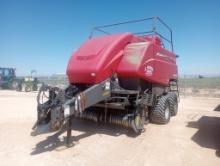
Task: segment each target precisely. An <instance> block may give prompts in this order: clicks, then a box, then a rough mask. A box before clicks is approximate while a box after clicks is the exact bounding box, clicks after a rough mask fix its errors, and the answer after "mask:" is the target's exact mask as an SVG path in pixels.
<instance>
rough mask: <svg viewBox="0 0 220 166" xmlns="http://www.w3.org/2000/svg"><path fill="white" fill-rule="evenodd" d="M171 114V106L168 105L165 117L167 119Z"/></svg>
mask: <svg viewBox="0 0 220 166" xmlns="http://www.w3.org/2000/svg"><path fill="white" fill-rule="evenodd" d="M169 115H170V110H169V108H168V107H167V108H166V109H165V118H166V119H169Z"/></svg>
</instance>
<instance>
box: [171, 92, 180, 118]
mask: <svg viewBox="0 0 220 166" xmlns="http://www.w3.org/2000/svg"><path fill="white" fill-rule="evenodd" d="M169 104H170V114H171V116H176V115H177V112H178V99H177V94H176V93H174V92H171V93H169Z"/></svg>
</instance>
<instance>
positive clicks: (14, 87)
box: [10, 81, 18, 90]
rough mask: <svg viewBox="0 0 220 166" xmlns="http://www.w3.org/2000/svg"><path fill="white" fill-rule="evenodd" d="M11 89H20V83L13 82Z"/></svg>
mask: <svg viewBox="0 0 220 166" xmlns="http://www.w3.org/2000/svg"><path fill="white" fill-rule="evenodd" d="M10 89H12V90H16V89H18V82H17V81H12V83H11V85H10Z"/></svg>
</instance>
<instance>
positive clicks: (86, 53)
mask: <svg viewBox="0 0 220 166" xmlns="http://www.w3.org/2000/svg"><path fill="white" fill-rule="evenodd" d="M132 37H133V35H132V34H131V33H123V34H115V35H107V36H101V37H97V38H93V39H91V40H88V41H87V42H85V43H84V44H83V45H82V46H81V47H80V48H79V49H78V50H77V51H76V52H75V53H73V55H72V56H71V58H70V60H69V64H68V67H67V75H68V78H69V82H70V83H86V84H94V83H99V82H101V81H103V80H105V79H107V78H108V77H110V76H111V75H112V73H114V72H115V70H116V68H117V66H118V63H119V62H120V60H121V57H122V55H123V49H124V48H125V46H126V45H127V44H128V43H129V42H130V41H131V39H132Z"/></svg>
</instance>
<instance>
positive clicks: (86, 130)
mask: <svg viewBox="0 0 220 166" xmlns="http://www.w3.org/2000/svg"><path fill="white" fill-rule="evenodd" d="M72 130H75V131H80V132H82V134H80V135H77V136H74V135H73V136H72V138H71V142H73V144H72V146H74V143H75V142H78V141H79V140H81V139H83V138H86V137H89V136H92V135H94V134H106V135H110V136H115V137H117V136H120V135H127V136H128V137H136V136H137V134H135V133H134V132H132V131H130V130H126V129H124V128H120V127H117V126H113V125H108V124H103V123H101V124H98V123H94V122H91V121H83V120H81V119H73V121H72ZM63 133H65V134H66V129H62V130H60V131H59V132H56V133H55V134H53V135H51V136H48V137H47V138H46V139H45V140H43V141H40V142H39V143H37V144H36V146H35V148H34V149H33V151H32V152H31V155H37V154H40V153H44V152H49V151H53V150H58V149H60V148H61V149H63V150H64V149H67V148H69V146H68V147H67V144H66V137H64V139H62V138H60V136H61V135H62V134H63ZM72 146H70V147H72ZM58 151H59V150H58Z"/></svg>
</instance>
